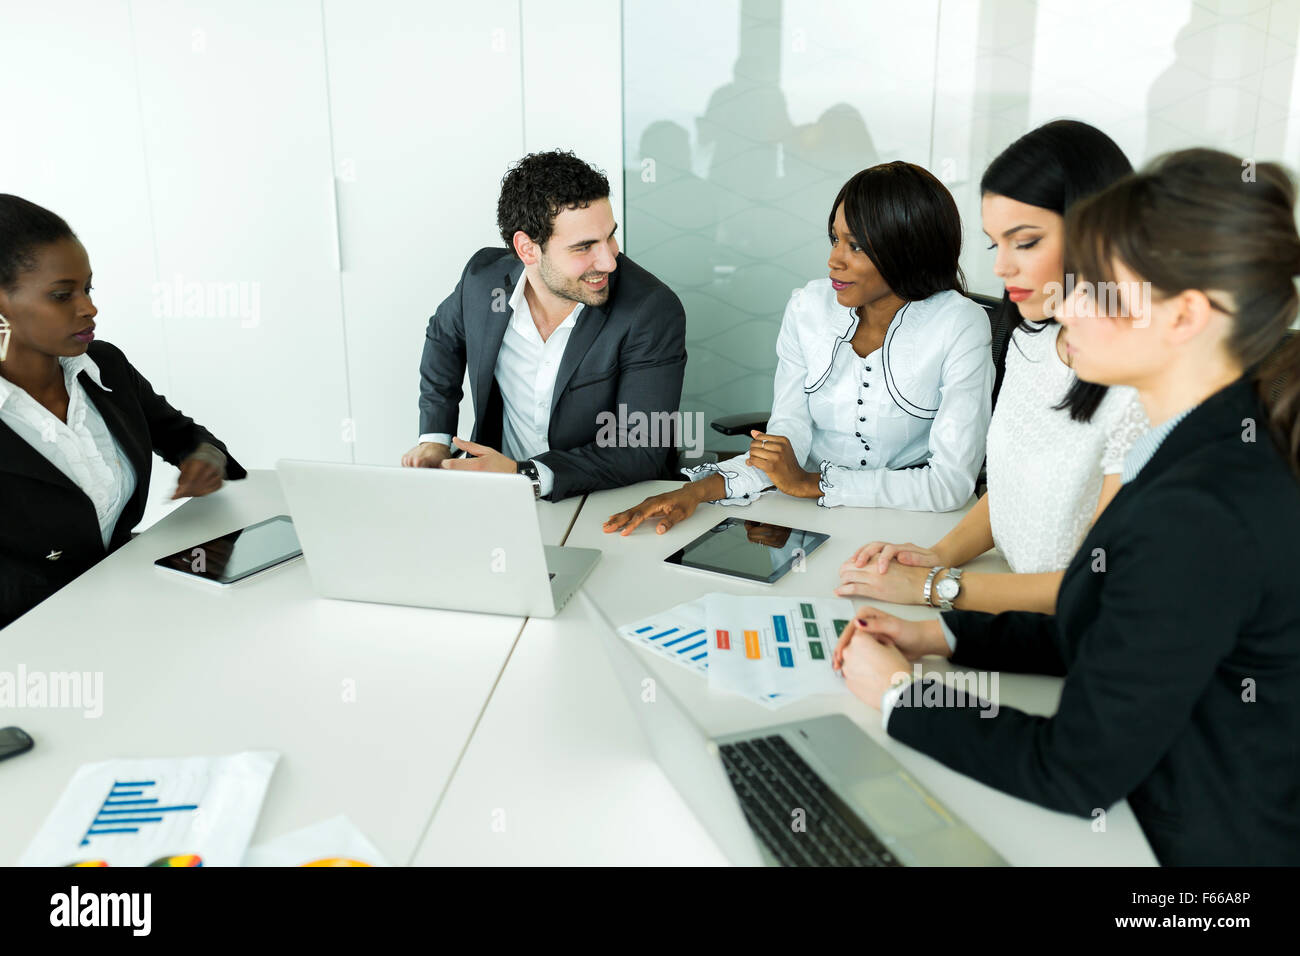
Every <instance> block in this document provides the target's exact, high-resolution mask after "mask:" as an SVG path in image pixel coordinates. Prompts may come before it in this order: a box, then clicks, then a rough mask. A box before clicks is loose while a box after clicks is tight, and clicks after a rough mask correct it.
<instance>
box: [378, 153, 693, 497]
mask: <svg viewBox="0 0 1300 956" xmlns="http://www.w3.org/2000/svg"><path fill="white" fill-rule="evenodd" d="M497 226H498V228H499V229H500V231H501V238H502V239H503V240H504V241H505V244H506V245H507V246H508V247H509V248H508V249H506V250H502V249H500V248H499V247H497V248H488V249H480V250H479V251H478V252H477V253H475V254H474V256H473V257H472V258H471V259H470V260H469V264H468V265H466V267H465V271H464V272H463V273H462V274H461V277H460V282H459V283H458V284H457V286H456V290H455V291H454V292H452V294H451V295H450V296H448V297H447V299H446V300H445V301H444V302H443V303H442V305H440V306H438V311H437V312H435V313H434V314H433V316H432V318H430V319H429V326H428V330H427V331H426V333H425V342H424V355H423V357H422V359H421V361H420V432H421V434H420V441H419V444H418V445H416V446H415V447H414V448H412V449H411V450H410V451H409V452H407V453H406V454H405V455H403V456H402V464H403V465H406V466H408V467H423V468H438V467H441V468H460V469H465V470H476V471H498V472H507V473H512V474H513V473H515V472H518V473H520V474H524V475H526V476H528V477H529V478H530V479H531V480H532V482H533V488H534V493H535V494H536V495H537V497H541V498H549V499H551V500H554V501H559V500H560V499H562V498H568V497H570V496H572V495H578V494H583V493H585V492H589V491H597V490H600V489H602V488H616V487H620V486H622V485H630V484H634V483H636V482H638V481H645V480H647V479H652V478H662V477H666V476H668V475H670V474H671V473H672V469H671V466H672V464H673V463H674V459H675V457H676V452H675V449H673V448H665V447H662V445H660V446H658V447H656V446H655V445H653V444H647V443H645V442H643V441H631V440H629V438H628V436H627V435H626V434H622V433H620V435H619V436H618V437H617V439H616V440H615V441H613V442H609V441H606V440H604V439H603V438H602V439H600V440H598V433H599V432H600V421H601V419H600V417H599V416H600V413H602V412H612V413H614V414H616V415H617V414H618V412H619V409H620V406H622V408H623V409H625V414H626V415H628V416H630V415H631V413H632V412H637V411H640V412H643V413H644V414H646V415H647V416H649V415H651V414H653V413H655V412H659V413H674V412H676V411H677V406H678V403H679V402H680V401H681V392H682V375H683V373H684V371H685V368H686V315H685V312H684V311H683V309H682V304H681V301H680V300H679V299H678V298H677V296H676V295H674V294H673V292H672V290H671V289H669V288H668V287H667V286H666V285H664V284H663V283H662V282H660V281H659V280H658V279H656V278H655V277H654V276H652V275H651V274H650V273H649V272H646V271H645V270H644V269H642V268H641V267H640V266H638V265H637V264H636V263H635V262H633V261H632V260H631V259H629V258H628V257H627V256H625V255H623V254H622V253H620V252H619V250H618V241H617V239H615V233H616V231H617V225H616V224H615V222H614V212H613V208H612V207H611V205H610V202H609V180H608V179H606V178H605V176H604V174H603V173H601V172H599V171H598V170H596V169H593V168H592V167H591V166H589V165H587V164H586V163H584V162H583V161H582V160H580V159H578V158H577V157H576V156H574V155H573V154H572V153H566V152H549V153H533V154H530V155H528V156H525V157H524V158H523V159H521V160H520V161H519V162H518V163H516V164H515V165H514V166H513V167H511V169H510V170H509V172H507V173H506V175H505V178H504V179H503V180H502V182H501V198H500V200H499V201H498V203H497ZM466 367H468V368H469V382H470V392H471V396H472V398H473V401H474V417H475V423H474V433H473V435H472V436H471V437H472V439H473V440H472V441H465V440H464V439H462V438H459V437H453V436H454V433H455V431H456V426H457V417H458V412H459V409H460V400H461V396H462V394H463V390H462V382H463V381H464V378H465V369H466ZM605 417H606V418H608V416H605ZM622 420H627V419H626V418H624V419H622ZM457 450H460V451H463V452H464V453H465V455H466V457H453V455H455V453H456V451H457Z"/></svg>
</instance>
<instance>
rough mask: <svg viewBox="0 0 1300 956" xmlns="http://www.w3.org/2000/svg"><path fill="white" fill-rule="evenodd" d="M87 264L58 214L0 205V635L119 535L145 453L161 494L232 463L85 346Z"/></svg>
mask: <svg viewBox="0 0 1300 956" xmlns="http://www.w3.org/2000/svg"><path fill="white" fill-rule="evenodd" d="M90 280H91V272H90V260H89V258H88V256H87V255H86V250H85V247H83V246H82V244H81V243H80V242H79V241H78V240H77V237H76V235H75V234H74V233H73V232H72V230H71V229H70V228H69V227H68V224H67V223H66V222H64V221H63V219H61V218H60V217H59V216H57V215H55V214H54V213H52V212H50V211H49V210H48V209H42V208H41V207H40V206H37V205H36V204H34V203H31V202H28V201H27V200H25V199H20V198H19V197H17V196H9V195H0V502H2V503H3V506H4V517H3V520H0V627H4V626H5V625H7V624H8V623H9V622H10V621H12V620H13V619H14V618H16V617H18V616H19V615H21V614H23V613H24V612H26V611H27V610H28V609H30V608H31V607H32V606H34V605H36V604H38V603H39V602H40V601H42V600H44V599H45V598H46V597H48V596H49V595H50V594H52V593H53V592H54V591H56V590H58V589H59V588H60V587H62V586H63V585H65V584H67V583H68V582H69V581H71V580H72V579H73V578H74V577H76V576H77V575H79V574H81V573H82V572H83V571H85V570H86V569H87V568H89V567H90V566H91V565H93V564H94V563H95V562H97V561H99V560H100V559H102V558H103V557H104V556H105V555H106V554H108V553H109V552H111V551H114V550H116V549H117V548H119V547H121V546H122V545H123V544H125V543H126V542H127V541H129V540H130V538H131V529H132V528H133V527H135V526H136V525H137V524H139V522H140V518H141V516H142V515H143V513H144V507H145V498H146V495H147V494H148V489H149V474H150V470H151V468H152V460H153V453H154V452H157V453H158V454H159V455H161V456H162V457H163V458H164V459H166V460H167V461H168V462H170V463H172V464H174V465H176V466H177V467H178V468H179V469H180V477H179V481H178V484H177V488H176V491H175V493H174V494H173V495H172V497H173V498H181V497H186V496H199V495H206V494H210V493H211V492H213V491H216V490H217V489H218V488H220V487H221V484H222V481H223V480H224V479H226V478H243V477H244V475H245V474H246V473H245V471H244V469H243V467H242V466H241V465H240V464H239V463H238V462H236V461H235V460H234V459H233V458H230V457H228V456H227V453H226V447H225V445H223V444H222V443H221V442H220V441H218V440H217V439H216V438H214V437H213V436H212V434H211V433H209V432H208V431H207V430H206V429H204V428H202V427H201V426H199V425H197V424H196V423H195V422H194V421H193V420H192V419H190V418H187V417H186V416H185V415H183V414H181V413H180V412H179V411H177V410H176V409H175V408H173V407H172V406H171V405H169V404H168V403H167V400H166V399H165V398H163V397H162V396H161V395H158V394H156V393H155V392H154V390H153V388H152V387H151V386H150V385H149V383H148V382H147V381H146V380H145V378H144V377H143V376H142V375H140V373H139V372H137V371H136V369H135V367H134V366H132V365H131V363H130V362H128V361H127V359H126V356H125V355H123V354H122V352H121V351H120V350H119V349H117V348H115V347H114V346H112V345H109V344H108V343H106V342H100V341H96V338H95V331H96V326H95V316H96V315H97V310H96V308H95V305H94V303H93V302H92V301H91V298H90V290H91V285H90Z"/></svg>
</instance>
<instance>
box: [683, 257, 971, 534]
mask: <svg viewBox="0 0 1300 956" xmlns="http://www.w3.org/2000/svg"><path fill="white" fill-rule="evenodd" d="M859 321H860V320H859V318H858V316H857V314H856V313H855V311H854V310H853V309H850V308H848V307H846V306H843V305H840V304H839V302H838V301H837V300H836V297H835V290H834V289H833V288H832V287H831V283H830V279H815V280H813V281H812V282H809V283H808V284H807V285H806V286H804V287H803V288H802V289H798V290H796V291H795V294H794V295H793V296H792V297H791V299H790V303H789V304H788V305H787V306H786V310H785V317H784V318H783V319H782V321H781V331H780V333H779V335H778V336H777V343H776V351H777V367H776V380H775V383H774V389H773V391H774V397H773V402H772V414H771V417H770V418H769V420H768V423H767V433H768V434H771V435H782V436H784V437H785V438H787V439H788V440H789V441H790V447H791V449H792V450H793V451H794V454H795V458H796V459H797V460H798V461H799V462H800V463H801V465H802V466H803V467H804V468H805V469H807V470H809V471H817V470H820V472H821V481H820V487H821V491H822V495H821V497H819V498H818V499H817V503H818V504H819V505H821V506H823V507H836V506H840V505H855V506H858V507H867V508H902V509H907V510H911V511H952V510H954V509H956V508H960V507H961V506H962V505H963V504H965V503H966V501H967V500H968V499H969V498H970V495H971V492H972V491H973V490H974V488H975V479H976V477H977V476H978V474H979V469H980V465H981V464H982V463H983V460H984V441H985V435H986V433H987V432H988V425H989V417H990V414H991V405H992V398H991V396H992V391H993V359H992V354H991V351H990V345H991V335H990V330H989V321H988V318H987V316H986V314H985V312H984V310H983V309H982V308H981V307H980V306H979V305H977V304H976V303H974V302H972V301H971V300H970V299H968V298H966V297H965V296H964V295H961V294H960V293H958V292H951V291H950V292H939V293H936V294H935V295H932V296H930V297H929V298H928V299H922V300H920V301H917V302H908V303H906V304H905V305H904V306H903V307H902V308H901V309H899V310H898V312H897V314H896V315H895V316H894V319H893V321H892V322H890V324H889V330H888V331H887V332H886V333H885V340H884V343H883V344H882V345H881V347H880V348H878V349H876V350H875V351H874V352H872V353H871V354H870V355H868V356H866V357H865V358H863V357H861V356H859V355H858V354H857V353H856V352H854V351H853V345H852V343H851V341H850V340H851V339H852V338H853V334H854V332H855V331H856V330H857V328H858V323H859ZM747 457H748V453H747V452H746V453H742V454H740V455H737V456H736V457H734V458H730V459H728V460H726V461H723V462H719V463H717V464H712V463H710V464H705V465H699V466H696V467H693V468H686V469H683V474H685V475H687V476H688V477H689V478H691V479H692V480H698V479H700V478H703V477H705V476H706V475H709V474H712V473H714V472H718V473H721V474H722V475H723V477H724V478H725V480H726V495H727V496H726V498H724V499H722V500H721V502H720V503H721V504H728V505H746V504H749V503H750V502H751V501H753V500H755V499H756V498H758V497H760V496H761V495H762V494H764V493H765V492H767V491H770V490H773V485H772V482H771V481H770V480H769V479H768V477H767V475H766V474H765V473H764V472H763V471H762V470H761V469H759V468H757V467H754V466H752V465H746V464H745V459H746V458H747ZM918 465H919V466H922V467H912V466H918Z"/></svg>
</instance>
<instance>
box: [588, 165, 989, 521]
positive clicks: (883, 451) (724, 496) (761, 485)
mask: <svg viewBox="0 0 1300 956" xmlns="http://www.w3.org/2000/svg"><path fill="white" fill-rule="evenodd" d="M827 227H828V229H829V232H830V243H831V254H830V258H829V260H828V261H827V266H828V268H829V271H830V275H829V276H828V277H827V278H824V279H815V280H813V281H812V282H809V283H808V284H807V285H806V286H804V287H803V288H802V289H799V290H796V292H795V294H794V295H793V296H792V297H791V299H790V302H789V304H788V305H787V306H786V310H785V317H784V319H783V320H782V322H781V331H780V333H779V335H778V337H777V345H776V351H777V368H776V381H775V384H774V393H775V394H774V399H773V402H772V414H771V416H770V417H769V419H768V423H767V430H766V432H753V433H752V436H751V437H752V438H753V441H752V443H751V444H750V447H749V452H748V453H747V454H744V453H742V454H741V455H738V456H736V457H735V458H732V459H730V460H728V461H724V462H720V463H718V464H706V465H701V466H699V467H696V468H690V469H686V470H685V471H684V473H685V474H686V475H687V476H688V477H689V478H690V479H691V481H689V482H687V483H686V484H685V485H683V486H682V488H680V489H677V490H675V491H671V492H667V493H665V494H661V495H655V496H654V497H651V498H648V499H646V500H645V501H643V502H642V503H641V504H639V505H637V506H636V507H634V508H630V509H628V510H627V511H623V512H620V513H619V514H616V515H612V516H611V517H610V518H609V519H608V520H607V521H606V522H605V525H604V530H605V531H606V533H610V532H615V531H620V532H622V533H623V534H628V533H630V532H631V531H632V530H633V529H634V528H636V527H637V526H638V525H639V524H641V523H642V522H643V521H645V520H647V519H650V518H658V519H659V521H658V523H657V524H656V528H655V530H656V531H657V532H659V533H660V534H662V533H663V532H665V531H667V530H668V529H669V528H670V527H672V526H673V525H674V524H676V523H677V522H678V521H681V520H682V519H684V518H686V517H688V516H689V515H691V514H692V513H693V512H694V511H695V508H696V506H697V505H699V504H700V503H701V502H705V501H716V502H720V503H722V504H729V505H747V504H750V503H751V502H753V501H755V500H757V499H758V498H759V497H760V496H762V495H763V494H764V493H765V492H767V491H770V490H773V489H775V490H778V491H782V492H784V493H785V494H787V495H791V496H793V497H798V498H814V499H816V501H817V503H818V504H819V505H822V506H824V507H837V506H841V505H853V506H858V507H869V508H903V509H908V510H912V511H952V510H954V509H956V508H959V507H961V506H962V505H963V504H965V503H966V501H967V500H968V499H969V498H970V495H971V491H972V490H973V489H974V487H975V479H976V477H977V476H978V474H979V468H980V464H981V462H982V461H983V458H984V438H985V433H986V432H987V430H988V421H989V415H990V413H991V401H992V399H991V392H992V387H993V374H994V372H993V361H992V355H991V349H990V343H991V335H990V331H989V323H988V319H987V318H986V317H985V314H984V311H983V310H982V309H981V308H980V307H979V306H978V305H976V304H975V303H974V302H972V301H971V300H970V299H968V298H967V297H966V296H965V295H964V294H963V291H962V290H963V280H962V275H961V269H960V267H959V266H958V264H957V260H958V256H959V255H960V252H961V220H960V217H959V216H958V213H957V207H956V204H955V203H954V202H953V199H952V195H951V194H950V193H949V192H948V190H947V188H946V187H945V186H944V185H943V184H942V183H941V182H939V181H938V180H937V179H935V177H934V176H932V175H931V174H930V173H928V172H926V171H925V170H924V169H922V168H921V167H919V166H916V165H913V164H911V163H903V162H893V163H885V164H882V165H879V166H872V167H871V168H869V169H865V170H863V171H862V172H860V173H858V174H856V175H855V176H854V177H853V178H852V179H850V180H849V181H848V182H847V183H846V184H845V185H844V187H843V188H842V189H841V190H840V193H839V195H838V196H837V197H836V198H835V202H834V204H833V205H832V207H831V214H830V217H829V221H828V223H827Z"/></svg>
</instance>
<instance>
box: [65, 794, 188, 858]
mask: <svg viewBox="0 0 1300 956" xmlns="http://www.w3.org/2000/svg"><path fill="white" fill-rule="evenodd" d="M156 787H157V782H156V781H154V780H115V781H113V786H112V787H110V788H109V791H108V796H107V797H105V798H104V802H103V804H101V805H100V808H99V810H98V812H96V814H95V819H94V820H92V821H91V824H90V827H89V828H88V829H87V830H86V834H85V836H83V837H82V838H81V845H82V846H90V845H91V840H92V839H93V838H95V837H97V836H107V835H109V834H122V833H139V832H140V830H141V828H142V827H149V826H152V825H156V824H159V823H162V822H163V821H164V820H166V819H171V818H173V817H174V815H179V814H186V813H193V812H194V811H195V810H197V809H198V808H199V805H198V804H197V803H170V802H168V801H164V800H162V799H160V798H159V797H157V796H154V795H153V794H155V793H156Z"/></svg>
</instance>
